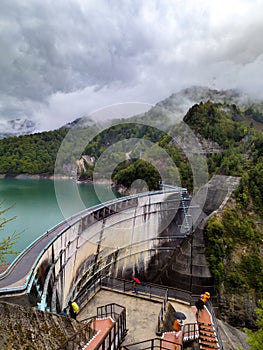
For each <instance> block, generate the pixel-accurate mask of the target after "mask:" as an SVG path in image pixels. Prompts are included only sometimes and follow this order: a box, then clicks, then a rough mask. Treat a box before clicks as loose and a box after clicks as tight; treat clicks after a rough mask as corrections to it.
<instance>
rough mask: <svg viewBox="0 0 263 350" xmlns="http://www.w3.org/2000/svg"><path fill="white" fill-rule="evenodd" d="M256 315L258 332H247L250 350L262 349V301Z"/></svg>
mask: <svg viewBox="0 0 263 350" xmlns="http://www.w3.org/2000/svg"><path fill="white" fill-rule="evenodd" d="M256 313H257V315H258V318H257V321H256V324H257V326H258V330H257V331H256V332H252V331H250V330H249V331H248V344H249V345H250V346H251V350H259V349H263V300H261V301H260V302H259V307H258V308H257V309H256Z"/></svg>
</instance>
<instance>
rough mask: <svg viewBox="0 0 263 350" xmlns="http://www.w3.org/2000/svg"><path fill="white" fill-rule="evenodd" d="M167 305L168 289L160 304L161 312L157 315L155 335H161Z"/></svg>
mask: <svg viewBox="0 0 263 350" xmlns="http://www.w3.org/2000/svg"><path fill="white" fill-rule="evenodd" d="M167 303H168V289H166V292H165V295H164V298H163V302H162V307H161V311H160V313H159V315H158V322H157V328H156V335H162V333H163V321H164V315H165V311H166V305H167Z"/></svg>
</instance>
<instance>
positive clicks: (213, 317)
mask: <svg viewBox="0 0 263 350" xmlns="http://www.w3.org/2000/svg"><path fill="white" fill-rule="evenodd" d="M205 305H206V307H207V309H208V311H209V312H210V314H211V317H212V321H213V325H214V328H215V331H216V335H217V340H218V344H219V347H220V349H221V350H222V349H223V348H224V347H223V343H222V339H221V337H220V333H219V328H218V324H217V320H216V315H215V311H214V308H213V305H212V303H211V301H210V300H207V301H206V303H205Z"/></svg>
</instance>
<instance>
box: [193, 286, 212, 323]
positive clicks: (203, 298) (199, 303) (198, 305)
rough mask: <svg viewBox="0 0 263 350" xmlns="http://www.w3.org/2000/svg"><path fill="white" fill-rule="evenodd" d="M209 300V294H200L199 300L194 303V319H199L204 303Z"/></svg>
mask: <svg viewBox="0 0 263 350" xmlns="http://www.w3.org/2000/svg"><path fill="white" fill-rule="evenodd" d="M208 299H210V293H209V292H205V293H204V294H201V296H200V298H199V299H198V300H197V301H196V303H195V306H196V310H197V311H196V317H197V318H199V317H200V311H202V310H203V309H204V306H205V303H206V301H207V300H208Z"/></svg>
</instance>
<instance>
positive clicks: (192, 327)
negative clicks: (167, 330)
mask: <svg viewBox="0 0 263 350" xmlns="http://www.w3.org/2000/svg"><path fill="white" fill-rule="evenodd" d="M182 332H183V342H184V343H186V342H192V341H194V340H196V339H198V338H199V325H198V324H197V323H186V324H184V325H183V328H182Z"/></svg>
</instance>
